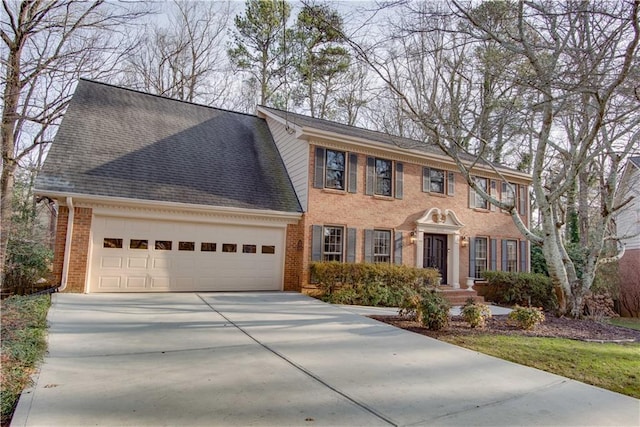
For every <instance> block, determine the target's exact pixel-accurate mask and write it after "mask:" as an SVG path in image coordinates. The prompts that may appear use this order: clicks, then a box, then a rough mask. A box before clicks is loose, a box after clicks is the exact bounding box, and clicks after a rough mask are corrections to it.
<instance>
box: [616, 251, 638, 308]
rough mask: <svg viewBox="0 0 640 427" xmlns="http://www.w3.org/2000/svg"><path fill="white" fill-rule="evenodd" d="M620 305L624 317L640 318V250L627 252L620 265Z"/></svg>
mask: <svg viewBox="0 0 640 427" xmlns="http://www.w3.org/2000/svg"><path fill="white" fill-rule="evenodd" d="M618 268H619V272H620V305H621V307H620V308H621V310H622V314H623V315H624V316H632V317H633V316H635V317H638V316H640V249H630V250H627V251H626V252H625V254H624V256H623V257H622V258H621V259H620V261H619V263H618Z"/></svg>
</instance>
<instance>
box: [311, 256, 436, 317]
mask: <svg viewBox="0 0 640 427" xmlns="http://www.w3.org/2000/svg"><path fill="white" fill-rule="evenodd" d="M310 270H311V281H312V283H314V284H315V285H316V286H317V287H318V289H320V291H321V292H322V295H323V296H322V298H323V300H325V301H327V302H331V303H334V304H356V305H368V306H382V307H399V306H402V305H404V304H406V302H405V301H406V300H407V298H409V297H410V296H411V295H415V294H416V293H417V292H418V291H419V290H420V289H421V288H425V287H434V288H435V286H436V284H437V283H438V271H437V270H435V269H432V268H415V267H408V266H404V265H393V264H369V263H358V264H354V263H341V262H335V261H331V262H313V263H311V266H310Z"/></svg>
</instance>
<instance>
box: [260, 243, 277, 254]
mask: <svg viewBox="0 0 640 427" xmlns="http://www.w3.org/2000/svg"><path fill="white" fill-rule="evenodd" d="M262 253H263V254H275V253H276V247H275V246H271V245H262Z"/></svg>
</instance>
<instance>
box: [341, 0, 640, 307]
mask: <svg viewBox="0 0 640 427" xmlns="http://www.w3.org/2000/svg"><path fill="white" fill-rule="evenodd" d="M639 7H640V5H639V3H638V2H634V1H625V2H551V1H536V2H525V1H520V2H485V3H480V4H475V3H460V2H453V3H452V4H451V6H447V5H443V4H440V3H436V4H428V3H418V2H404V3H403V4H402V8H403V9H402V12H400V13H397V14H396V16H401V17H402V21H401V22H392V24H391V25H390V28H392V29H393V30H394V31H393V33H392V34H390V37H389V38H388V39H387V40H386V41H385V42H383V43H380V42H378V43H375V44H373V43H365V42H356V41H355V40H353V39H352V46H353V47H354V49H356V50H357V51H358V53H359V56H360V58H362V59H363V60H364V61H366V62H367V63H368V64H369V65H370V66H371V68H372V70H374V71H375V73H376V74H377V75H378V76H379V78H381V79H382V80H383V81H384V82H385V83H386V84H387V85H388V87H389V88H390V90H391V96H392V98H393V99H395V100H397V105H399V106H400V108H401V109H402V111H403V113H404V114H403V116H404V117H405V118H407V119H409V120H411V121H412V122H413V123H414V124H415V125H416V126H418V127H419V128H420V129H421V132H422V136H423V139H424V140H425V141H426V142H429V143H436V144H438V145H439V146H440V147H441V148H442V149H443V150H444V151H445V152H446V153H447V154H448V155H449V156H450V157H452V158H453V159H454V160H456V162H457V164H458V166H459V168H460V170H461V171H462V173H463V174H464V176H465V177H466V179H467V181H468V183H469V185H470V186H472V188H474V189H475V190H476V192H477V193H479V194H480V195H481V196H482V197H484V198H485V199H487V200H489V201H490V202H491V203H492V204H494V205H496V206H498V207H500V208H501V209H504V210H506V211H508V212H511V213H512V218H513V219H514V221H515V222H516V224H517V225H518V226H519V228H520V229H521V231H522V232H523V234H524V235H525V236H527V237H528V238H529V239H530V240H531V241H533V242H535V243H537V244H540V245H542V249H543V253H544V255H545V259H546V261H547V264H548V267H549V273H550V276H551V277H552V280H553V282H554V284H555V286H556V289H557V293H558V296H559V297H560V302H561V307H560V308H561V310H562V311H565V310H568V309H569V308H571V310H572V313H573V314H574V315H579V311H580V309H581V306H582V296H583V295H584V293H585V292H586V291H587V290H588V289H589V288H590V286H591V284H592V283H593V277H594V275H595V271H596V269H597V266H598V265H599V263H601V262H603V260H606V259H607V258H608V256H607V251H606V249H607V248H606V245H605V242H606V241H607V240H609V239H615V236H611V235H610V231H611V221H612V214H613V212H615V211H616V210H617V209H619V206H616V205H615V204H614V200H613V196H614V193H615V187H616V183H617V178H618V173H619V170H620V164H621V161H622V160H623V159H624V158H625V157H626V156H627V155H628V154H629V152H631V150H632V149H633V148H634V147H637V145H638V140H639V136H640V135H639V133H638V130H637V129H638V125H639V124H640V118H639V109H640V100H639V99H638V98H637V96H636V95H637V91H638V87H639V79H638V71H637V70H638V69H640V64H638V62H639V60H638V56H639V55H638V42H639V40H640V27H639V24H638V9H639ZM510 146H511V147H519V149H517V150H515V149H512V148H509V147H510ZM461 153H470V154H473V155H475V156H477V158H478V159H479V160H480V159H482V160H483V161H497V160H503V161H504V159H505V157H511V158H508V159H507V163H512V164H514V165H518V166H519V167H520V168H522V169H523V170H527V171H530V172H531V173H532V175H533V194H534V196H535V200H536V203H537V207H538V209H539V212H540V217H541V220H542V221H541V224H540V226H541V229H542V230H541V236H539V235H537V234H535V233H534V231H533V230H531V229H528V228H527V227H525V226H524V224H523V223H522V222H521V221H520V218H519V217H518V215H517V214H516V207H515V206H513V205H509V204H505V203H504V202H501V201H500V200H498V199H496V198H495V197H492V195H491V194H488V193H487V192H486V191H484V190H483V189H482V188H478V187H477V186H476V184H475V182H474V179H473V164H472V165H469V164H468V163H463V162H462V161H461V160H460V158H461V156H460V154H461ZM581 177H583V178H581ZM575 188H578V192H581V193H580V194H581V195H580V200H581V202H580V203H582V204H583V205H585V206H582V205H581V206H582V207H581V209H582V210H583V212H584V215H582V216H581V217H580V221H581V223H582V225H581V227H582V236H581V239H582V240H581V244H583V245H586V246H585V248H586V249H585V254H584V256H585V260H584V263H583V264H582V265H581V266H580V269H577V268H576V264H575V262H574V260H573V259H572V258H571V257H570V256H569V254H568V253H567V248H566V241H565V238H564V236H563V233H562V231H563V230H564V227H565V217H564V209H565V207H566V206H565V205H564V204H565V203H566V200H567V199H566V196H567V194H568V193H569V192H570V190H571V189H575ZM594 192H595V193H594ZM594 195H595V196H596V198H597V200H598V209H599V211H598V212H597V215H595V216H594V215H593V210H589V208H588V207H587V206H586V204H587V201H589V200H593V198H594ZM614 256H619V253H618V254H617V255H614ZM568 303H569V306H568V305H567V304H568Z"/></svg>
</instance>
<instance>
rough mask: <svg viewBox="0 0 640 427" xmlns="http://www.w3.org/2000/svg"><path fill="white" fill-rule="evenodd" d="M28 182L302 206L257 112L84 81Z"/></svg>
mask: <svg viewBox="0 0 640 427" xmlns="http://www.w3.org/2000/svg"><path fill="white" fill-rule="evenodd" d="M36 189H37V191H38V192H39V193H42V194H47V192H62V193H76V194H87V195H98V196H112V197H124V198H131V199H144V200H156V201H168V202H178V203H190V204H200V205H209V206H223V207H237V208H247V209H266V210H275V211H282V212H302V208H301V207H300V203H299V202H298V199H297V197H296V194H295V192H294V189H293V186H292V184H291V181H290V179H289V176H288V175H287V172H286V170H285V167H284V164H283V162H282V159H281V157H280V155H279V153H278V150H277V148H276V146H275V143H274V141H273V137H272V135H271V133H270V131H269V128H268V126H267V124H266V121H265V120H263V119H261V118H258V117H256V116H252V115H247V114H242V113H236V112H230V111H226V110H220V109H216V108H211V107H206V106H202V105H197V104H191V103H188V102H183V101H177V100H173V99H169V98H163V97H160V96H155V95H149V94H145V93H141V92H137V91H133V90H129V89H123V88H119V87H114V86H110V85H107V84H102V83H97V82H93V81H88V80H81V81H80V82H79V83H78V87H77V88H76V91H75V93H74V95H73V98H72V100H71V103H70V105H69V108H68V109H67V112H66V114H65V117H64V119H63V121H62V124H61V125H60V128H59V130H58V133H57V135H56V137H55V140H54V143H53V144H52V146H51V149H50V151H49V154H48V156H47V159H46V161H45V163H44V165H43V168H42V171H41V172H40V174H39V176H38V178H37V181H36Z"/></svg>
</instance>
